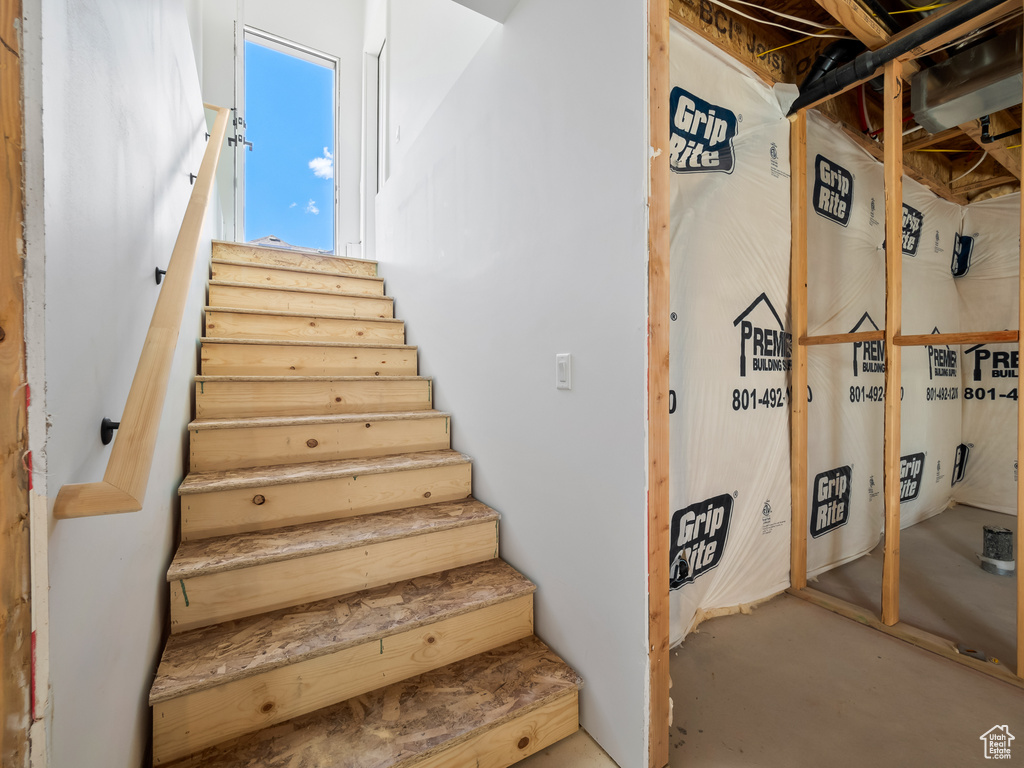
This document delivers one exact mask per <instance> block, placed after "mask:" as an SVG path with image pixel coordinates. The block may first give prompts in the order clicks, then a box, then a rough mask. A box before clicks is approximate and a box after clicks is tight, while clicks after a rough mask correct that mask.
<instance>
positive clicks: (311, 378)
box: [195, 376, 429, 381]
mask: <svg viewBox="0 0 1024 768" xmlns="http://www.w3.org/2000/svg"><path fill="white" fill-rule="evenodd" d="M195 378H196V381H429V379H426V378H424V377H423V376H196V377H195Z"/></svg>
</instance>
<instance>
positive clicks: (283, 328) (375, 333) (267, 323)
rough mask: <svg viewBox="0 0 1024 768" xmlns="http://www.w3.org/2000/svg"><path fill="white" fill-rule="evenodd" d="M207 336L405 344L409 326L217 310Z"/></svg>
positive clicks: (211, 315)
mask: <svg viewBox="0 0 1024 768" xmlns="http://www.w3.org/2000/svg"><path fill="white" fill-rule="evenodd" d="M206 335H207V336H217V337H219V338H222V339H267V340H272V341H349V342H359V343H363V344H404V343H405V324H404V323H387V322H382V321H374V320H363V319H348V318H331V317H308V318H307V317H289V316H287V315H250V314H246V313H242V312H221V311H218V310H213V311H210V312H207V313H206Z"/></svg>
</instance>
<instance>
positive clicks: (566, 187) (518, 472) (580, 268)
mask: <svg viewBox="0 0 1024 768" xmlns="http://www.w3.org/2000/svg"><path fill="white" fill-rule="evenodd" d="M402 7H404V6H401V5H399V4H396V5H395V6H393V7H392V24H396V23H397V24H401V23H402V22H401V20H400V19H396V18H394V17H395V15H396V14H397V12H398V11H399V9H400V8H402ZM432 42H433V50H436V49H439V48H444V47H446V45H447V44H448V42H447V41H446V40H445V39H434V40H433V41H432ZM390 44H391V42H390V41H389V45H390ZM420 50H422V51H424V52H425V55H427V54H429V51H430V50H432V49H431V48H430V47H427V46H423V47H421V49H420ZM396 55H397V54H396ZM646 70H647V51H646V3H644V2H643V1H642V0H630V2H621V3H614V4H605V5H604V6H602V8H601V12H600V13H595V12H594V9H593V7H592V5H591V4H590V3H587V2H584V0H561V2H557V3H552V2H547V1H546V0H521V2H520V3H519V5H518V6H517V7H516V9H515V10H514V11H513V12H512V14H511V15H510V16H509V18H508V21H507V22H506V23H505V25H504V26H503V27H501V28H499V29H497V30H495V31H494V32H493V33H492V34H491V35H490V36H489V37H488V39H487V41H486V42H485V43H484V45H483V46H482V47H481V48H480V50H479V52H478V53H477V54H476V57H475V58H474V59H473V61H472V62H471V63H470V64H469V66H468V68H467V69H466V70H465V72H464V73H463V74H462V76H461V78H460V79H459V80H458V82H456V83H455V85H454V87H452V88H451V90H450V91H449V93H448V94H447V96H446V98H445V99H444V100H443V102H442V103H441V104H440V106H439V107H438V108H437V110H436V111H435V112H434V114H433V117H432V118H431V119H430V120H429V121H428V122H427V123H426V125H425V127H424V128H423V130H422V132H421V133H420V135H419V137H418V139H417V140H416V142H415V143H414V144H412V145H411V146H409V147H407V150H406V154H405V158H404V160H403V162H402V164H401V166H400V167H396V168H394V169H393V173H392V176H391V178H390V180H389V181H388V183H387V184H386V185H385V187H384V189H383V191H382V192H381V193H380V194H379V195H378V198H377V217H378V237H379V240H378V251H377V256H378V258H379V259H380V260H381V261H382V265H381V272H382V274H383V275H384V277H385V279H386V281H387V288H388V293H389V294H391V295H393V296H395V298H396V311H397V314H398V316H399V317H402V318H404V319H405V320H406V321H407V323H408V324H407V328H408V332H409V339H410V343H412V344H420V345H421V347H420V361H421V372H422V373H423V374H424V375H427V376H433V377H435V379H434V393H435V403H436V407H438V408H442V409H449V410H451V411H452V412H453V420H452V426H453V433H452V435H453V441H454V446H455V447H456V449H458V450H461V451H465V452H466V453H468V454H469V455H471V456H472V457H473V460H474V466H473V476H474V493H475V494H476V495H477V496H478V497H479V498H480V499H481V500H482V501H484V502H485V503H488V504H490V505H492V506H494V507H495V508H496V509H497V510H498V511H499V512H501V514H502V519H501V554H502V557H504V558H506V559H507V560H508V561H509V562H510V563H512V564H513V565H514V566H516V567H517V568H519V569H520V570H522V571H523V572H524V573H525V574H526V575H527V576H528V577H530V578H531V579H533V580H534V581H535V582H536V583H537V585H538V587H539V590H538V592H537V596H536V617H537V625H536V626H537V631H538V634H539V635H540V636H541V637H542V638H543V639H544V640H545V641H546V642H548V643H549V644H550V645H551V646H552V647H553V648H554V649H555V650H556V651H557V652H558V653H559V654H561V655H562V656H563V657H564V658H565V659H566V660H567V661H568V662H569V663H570V664H572V665H573V666H574V667H575V668H576V669H577V670H578V671H579V672H580V673H581V674H582V675H583V677H584V679H585V681H586V686H585V687H584V689H583V698H582V708H581V715H582V722H583V725H584V727H585V728H587V730H589V731H590V733H591V734H592V735H593V736H594V737H595V738H596V739H597V740H598V741H599V742H600V743H601V745H602V746H603V747H604V748H605V749H606V750H607V751H608V752H609V753H610V754H611V755H612V757H613V758H614V759H615V760H616V761H618V762H619V764H620V765H622V766H624V768H640V766H646V764H647V763H646V755H647V745H646V727H647V726H646V720H647V692H646V691H647V646H646V643H647V599H646V581H647V568H646V550H645V547H646V544H645V542H646V456H645V449H646V433H645V391H646V360H645V353H646V336H645V329H646V311H647V283H646V274H647V228H646V226H647V225H646V213H645V201H646V193H647V184H646V174H647V150H648V141H647V138H648V137H647V106H646ZM398 77H399V73H397V72H396V73H394V77H393V79H392V87H393V88H394V89H395V90H396V91H397V90H400V89H401V88H403V87H406V86H407V84H406V83H402V82H396V78H398ZM403 141H404V139H403ZM560 352H571V353H572V355H573V366H574V370H573V390H572V391H568V392H567V391H558V390H556V389H555V386H554V378H555V375H554V374H555V354H556V353H560Z"/></svg>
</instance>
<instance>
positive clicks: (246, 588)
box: [170, 523, 498, 634]
mask: <svg viewBox="0 0 1024 768" xmlns="http://www.w3.org/2000/svg"><path fill="white" fill-rule="evenodd" d="M497 554H498V530H497V526H496V525H495V524H494V523H481V524H479V525H467V526H464V527H462V528H453V529H450V530H447V531H438V532H437V533H428V534H423V535H422V536H410V537H408V538H404V539H395V540H393V541H383V542H380V543H377V544H370V545H367V546H363V547H356V548H353V549H343V550H340V551H337V552H324V553H321V554H317V555H311V556H309V557H300V558H294V559H292V560H284V561H281V562H276V563H268V564H267V565H257V566H253V567H250V568H238V569H236V570H233V571H224V572H222V573H213V574H210V575H208V576H198V577H196V578H193V579H184V580H179V581H173V582H171V585H170V588H171V632H172V633H173V634H178V633H179V632H185V631H187V630H190V629H196V628H198V627H206V626H209V625H210V624H219V623H220V622H222V621H228V620H230V619H240V618H242V617H243V616H254V615H256V614H258V613H264V612H266V611H273V610H277V609H278V608H287V607H288V606H291V605H299V604H301V603H309V602H313V601H314V600H323V599H325V598H328V597H335V596H338V595H347V594H349V593H351V592H358V591H359V590H362V589H370V588H372V587H379V586H382V585H384V584H392V583H394V582H396V581H402V580H403V579H411V578H415V577H416V576H425V575H427V574H430V573H438V572H439V571H445V570H448V569H450V568H460V567H462V566H464V565H471V564H473V563H479V562H482V561H484V560H490V559H492V558H494V557H497ZM186 597H187V598H188V600H187V603H186V599H185V598H186Z"/></svg>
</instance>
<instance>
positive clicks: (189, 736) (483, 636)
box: [153, 595, 533, 765]
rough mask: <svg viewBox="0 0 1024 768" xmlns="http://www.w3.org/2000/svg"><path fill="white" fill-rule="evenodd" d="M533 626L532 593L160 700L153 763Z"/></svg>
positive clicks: (443, 661) (448, 659) (337, 699)
mask: <svg viewBox="0 0 1024 768" xmlns="http://www.w3.org/2000/svg"><path fill="white" fill-rule="evenodd" d="M532 632H533V597H532V595H527V596H524V597H520V598H516V599H515V600H511V601H507V602H504V603H499V604H497V605H493V606H489V607H487V608H483V609H481V610H479V611H473V612H471V613H467V614H464V615H462V616H456V617H454V618H450V619H445V620H443V621H440V622H437V623H435V624H431V625H428V626H425V627H420V628H417V629H414V630H410V631H409V632H405V633H402V634H399V635H392V636H391V637H388V638H385V639H383V640H380V641H377V642H371V643H367V644H364V645H361V646H357V647H355V648H350V649H346V650H344V651H340V652H338V653H334V654H330V655H327V656H321V657H319V658H315V659H309V660H306V661H300V662H298V663H296V664H292V665H289V666H286V667H282V668H279V669H276V670H272V671H270V672H267V673H265V674H262V675H257V676H253V677H251V678H246V679H243V680H238V681H235V682H232V683H228V684H226V685H223V686H219V687H217V688H212V689H209V690H207V691H201V692H198V693H195V694H192V695H190V696H185V697H182V698H180V699H173V700H171V701H167V702H162V703H159V704H157V705H155V706H154V707H153V743H154V752H153V762H154V764H155V765H160V764H163V763H166V762H168V761H170V760H173V759H175V758H178V757H183V756H185V755H188V754H189V753H191V752H193V751H196V750H199V749H203V748H205V747H208V746H212V745H214V744H217V743H219V742H222V741H226V740H227V739H230V738H234V737H237V736H240V735H243V734H245V733H249V732H251V731H254V730H258V729H260V728H263V727H266V726H268V725H272V724H274V723H279V722H283V721H285V720H288V719H290V718H292V717H296V716H298V715H300V714H304V713H306V712H312V711H313V710H316V709H319V708H321V707H325V706H328V705H330V704H333V703H336V702H340V701H344V700H346V699H349V698H351V697H353V696H358V695H360V694H363V693H366V692H369V691H372V690H375V689H377V688H381V687H383V686H385V685H388V684H390V683H393V682H396V681H399V680H403V679H406V678H409V677H412V676H414V675H418V674H421V673H423V672H426V671H429V670H432V669H437V668H438V667H442V666H444V665H446V664H450V663H453V662H455V661H459V660H461V659H465V658H468V657H470V656H473V655H475V654H478V653H482V652H484V651H486V650H489V649H492V648H496V647H498V646H500V645H503V644H505V643H509V642H513V641H515V640H517V639H519V638H522V637H526V636H528V635H529V634H531V633H532ZM449 765H450V763H449Z"/></svg>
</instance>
